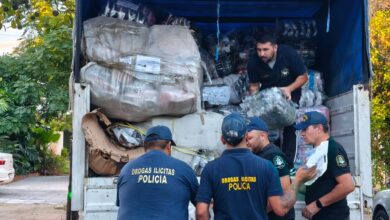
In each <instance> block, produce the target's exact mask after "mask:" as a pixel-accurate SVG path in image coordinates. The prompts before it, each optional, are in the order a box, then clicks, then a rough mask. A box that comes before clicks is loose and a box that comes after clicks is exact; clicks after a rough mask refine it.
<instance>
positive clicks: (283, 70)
mask: <svg viewBox="0 0 390 220" xmlns="http://www.w3.org/2000/svg"><path fill="white" fill-rule="evenodd" d="M281 72H282V76H283V77H286V76H288V74H289V73H290V71H289V69H288V68H284V69H282V71H281Z"/></svg>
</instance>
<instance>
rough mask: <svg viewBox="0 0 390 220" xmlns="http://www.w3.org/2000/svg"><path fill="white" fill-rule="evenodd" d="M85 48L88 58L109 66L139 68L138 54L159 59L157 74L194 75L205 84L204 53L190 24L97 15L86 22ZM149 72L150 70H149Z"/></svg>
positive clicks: (195, 79)
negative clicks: (149, 24)
mask: <svg viewBox="0 0 390 220" xmlns="http://www.w3.org/2000/svg"><path fill="white" fill-rule="evenodd" d="M83 51H84V53H85V56H86V58H87V59H88V60H90V61H94V62H98V63H101V64H103V65H105V66H114V67H116V68H125V69H130V70H135V64H136V56H137V55H143V56H147V57H154V58H156V59H159V60H160V61H159V63H155V64H156V65H159V66H160V71H157V72H154V73H155V74H163V75H172V76H191V77H192V78H193V80H194V81H196V82H198V83H199V84H201V82H202V73H203V72H202V67H201V57H200V53H199V50H198V46H197V44H196V42H195V39H194V38H193V36H192V35H191V31H190V30H189V29H188V28H185V27H183V26H177V25H154V26H152V27H147V26H145V25H141V24H137V23H135V22H131V21H123V20H119V19H115V18H108V17H96V18H93V19H90V20H87V21H85V22H84V47H83ZM145 72H148V71H147V70H145Z"/></svg>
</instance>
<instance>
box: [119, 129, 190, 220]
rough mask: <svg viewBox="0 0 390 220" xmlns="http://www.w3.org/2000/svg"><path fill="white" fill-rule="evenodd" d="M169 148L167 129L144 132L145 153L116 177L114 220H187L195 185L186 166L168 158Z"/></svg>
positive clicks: (169, 137) (171, 142) (170, 139)
mask: <svg viewBox="0 0 390 220" xmlns="http://www.w3.org/2000/svg"><path fill="white" fill-rule="evenodd" d="M172 144H173V145H174V144H175V143H174V142H173V140H172V134H171V131H170V130H169V128H167V127H165V126H155V127H152V128H150V129H148V131H147V133H146V137H145V141H144V148H145V151H146V153H145V154H144V155H142V156H141V157H139V158H138V159H136V160H134V161H131V162H129V163H127V164H126V165H125V166H124V167H123V169H122V170H121V173H120V175H119V180H118V188H117V206H119V212H118V220H124V219H167V220H168V219H183V220H187V219H188V204H189V201H191V202H192V203H193V204H194V205H195V202H194V201H195V196H196V192H197V190H198V181H197V179H196V177H195V173H194V171H193V170H192V169H191V168H190V167H189V166H188V165H187V164H186V163H184V162H183V161H180V160H177V159H175V158H172V157H170V154H171V145H172Z"/></svg>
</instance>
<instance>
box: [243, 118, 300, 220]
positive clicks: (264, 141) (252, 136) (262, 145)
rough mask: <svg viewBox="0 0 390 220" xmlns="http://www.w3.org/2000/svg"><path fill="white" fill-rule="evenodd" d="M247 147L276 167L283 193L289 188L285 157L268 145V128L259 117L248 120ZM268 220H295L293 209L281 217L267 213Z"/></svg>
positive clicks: (278, 150) (273, 146)
mask: <svg viewBox="0 0 390 220" xmlns="http://www.w3.org/2000/svg"><path fill="white" fill-rule="evenodd" d="M247 145H248V147H250V148H251V149H252V152H253V153H255V154H256V155H258V156H260V157H262V158H264V159H267V160H269V161H271V162H272V163H273V165H274V166H275V167H276V169H277V171H278V173H279V178H280V182H281V184H282V188H283V191H287V190H288V189H289V188H290V185H291V180H290V175H289V174H290V172H289V164H288V162H287V159H286V155H285V154H284V153H283V152H282V151H281V150H280V149H279V147H277V146H276V145H275V144H273V143H270V141H269V139H268V126H267V124H266V123H265V122H264V121H263V120H262V119H261V118H259V117H252V118H250V122H249V124H248V137H247ZM268 219H269V220H292V219H295V212H294V207H292V208H291V209H290V211H289V212H288V213H287V214H286V215H285V216H283V217H280V216H278V215H276V214H275V213H274V212H272V211H271V212H269V213H268Z"/></svg>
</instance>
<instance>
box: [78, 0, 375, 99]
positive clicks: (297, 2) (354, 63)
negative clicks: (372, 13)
mask: <svg viewBox="0 0 390 220" xmlns="http://www.w3.org/2000/svg"><path fill="white" fill-rule="evenodd" d="M111 1H112V0H111ZM133 2H136V3H143V4H147V5H149V6H151V7H152V8H153V9H154V10H158V11H160V12H165V13H168V12H170V13H172V14H174V15H175V16H182V17H186V18H187V19H189V20H190V21H191V22H192V24H193V25H195V26H197V28H199V29H201V30H202V31H204V32H216V17H217V3H218V0H214V1H211V0H144V1H133ZM79 3H81V12H80V14H79V15H76V16H77V17H81V18H82V21H84V20H86V19H89V18H92V17H96V16H98V15H99V13H101V12H102V11H103V10H104V7H105V6H106V4H107V0H79ZM219 3H220V23H221V25H220V26H221V31H222V32H224V31H229V30H231V29H234V28H242V27H250V26H258V25H270V24H272V23H273V22H275V21H276V20H277V19H284V18H313V19H316V20H317V24H318V26H319V31H320V32H319V36H318V37H319V39H318V42H319V45H318V50H317V57H316V69H318V70H319V71H321V72H323V73H324V79H325V92H326V94H327V95H328V96H334V95H338V94H341V93H344V92H347V91H349V90H351V88H352V86H353V85H355V84H359V83H366V82H368V80H369V78H370V71H369V70H370V63H369V55H368V33H367V29H368V28H367V26H368V17H367V7H368V6H367V0H268V1H254V0H253V1H241V0H229V1H219ZM328 12H329V13H328ZM327 22H329V32H327V31H326V29H327Z"/></svg>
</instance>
